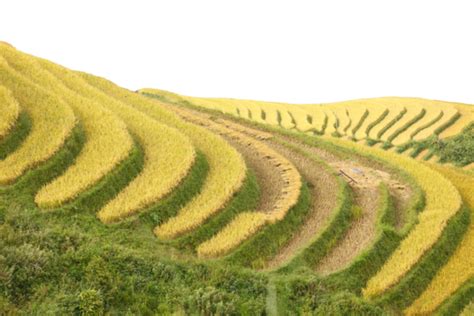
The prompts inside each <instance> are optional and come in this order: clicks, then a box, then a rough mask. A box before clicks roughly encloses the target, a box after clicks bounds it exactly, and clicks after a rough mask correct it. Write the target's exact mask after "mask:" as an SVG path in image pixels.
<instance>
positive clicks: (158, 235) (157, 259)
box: [0, 42, 474, 315]
mask: <svg viewBox="0 0 474 316" xmlns="http://www.w3.org/2000/svg"><path fill="white" fill-rule="evenodd" d="M0 113H1V116H0V279H1V281H2V282H1V283H0V314H7V315H16V314H28V315H29V314H33V315H46V314H73V315H102V314H113V315H115V314H119V315H122V314H133V315H134V314H140V315H142V314H144V315H155V314H160V315H161V314H164V315H167V314H198V315H242V314H243V315H263V314H270V315H286V314H317V315H346V314H349V313H352V314H354V315H392V314H395V315H397V314H406V315H426V314H440V315H456V314H460V313H461V312H462V311H463V310H464V309H465V313H469V310H470V309H472V308H471V307H472V302H473V300H474V263H473V262H472V255H471V252H472V243H473V240H474V239H473V236H474V227H473V224H472V223H473V222H472V221H471V218H472V216H471V215H472V212H473V211H474V201H473V196H474V193H473V192H472V191H473V188H474V175H473V172H474V167H473V163H474V106H472V105H467V104H460V103H453V102H444V101H434V100H425V99H417V98H396V97H389V98H374V99H363V100H354V101H346V102H339V103H330V104H307V105H306V104H305V105H303V104H300V105H296V104H284V103H275V102H263V101H250V100H237V99H223V98H197V97H188V96H182V95H179V94H175V93H172V92H167V91H163V90H158V89H142V90H140V91H137V92H132V91H129V90H127V89H125V88H121V87H119V86H117V85H115V84H114V83H112V82H110V81H108V80H107V79H104V78H100V77H96V76H94V75H91V74H87V73H83V72H78V71H72V70H69V69H67V68H65V67H63V66H60V65H57V64H55V63H53V62H51V61H48V60H45V59H41V58H38V57H35V56H31V55H28V54H25V53H23V52H20V51H18V50H16V49H15V48H13V47H12V46H11V45H8V44H6V43H2V42H0Z"/></svg>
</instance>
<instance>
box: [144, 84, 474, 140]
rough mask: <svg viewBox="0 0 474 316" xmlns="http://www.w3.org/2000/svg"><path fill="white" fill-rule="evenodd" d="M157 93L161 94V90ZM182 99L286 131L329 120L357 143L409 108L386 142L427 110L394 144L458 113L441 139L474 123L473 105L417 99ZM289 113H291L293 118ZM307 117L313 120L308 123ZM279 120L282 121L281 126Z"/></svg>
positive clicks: (331, 130) (424, 135) (422, 133)
mask: <svg viewBox="0 0 474 316" xmlns="http://www.w3.org/2000/svg"><path fill="white" fill-rule="evenodd" d="M142 91H144V92H147V89H143V90H142ZM156 93H157V94H160V91H158V92H156ZM176 96H177V95H176ZM179 97H180V98H182V100H187V101H188V102H191V103H193V104H195V105H197V106H201V107H204V108H208V109H214V110H219V111H222V112H224V113H230V114H233V115H238V114H237V113H240V115H239V116H240V117H242V118H247V119H252V120H253V121H256V122H260V123H266V124H270V125H281V126H282V127H284V128H287V129H293V128H295V124H293V122H292V117H291V116H293V118H294V120H295V122H296V127H297V129H298V130H300V131H303V132H305V131H310V130H313V129H316V130H320V129H321V127H322V125H323V124H324V121H325V118H326V117H327V118H328V122H327V128H326V134H328V135H332V134H333V133H336V132H337V133H338V134H340V135H346V136H350V137H352V136H353V137H355V138H356V139H358V140H359V139H364V138H366V137H367V136H368V137H370V138H372V139H378V134H379V132H380V131H381V130H382V129H384V128H385V126H387V124H389V123H390V122H391V121H392V120H393V119H394V118H396V117H397V116H398V115H399V114H400V112H402V111H404V109H406V113H405V114H404V115H403V116H401V118H400V119H399V120H398V121H397V122H394V124H393V125H392V126H390V127H389V128H388V129H387V130H386V131H385V133H383V135H381V140H387V139H388V138H389V137H390V135H392V134H393V133H394V132H396V131H397V130H398V129H400V128H401V127H403V126H404V125H405V124H406V123H408V122H409V121H411V120H412V119H413V118H415V117H416V116H417V115H418V114H419V113H420V111H421V110H422V109H425V111H426V113H425V115H424V116H423V117H422V118H421V119H420V120H418V121H417V122H414V124H413V125H412V126H410V127H408V128H407V129H406V130H405V131H403V132H402V133H400V134H399V135H397V136H396V137H393V142H394V144H395V145H401V144H403V143H405V142H407V141H409V140H410V139H411V134H412V133H413V132H414V131H416V130H417V129H419V130H418V131H417V134H416V135H415V137H414V139H415V140H423V139H426V138H428V137H429V136H431V135H433V133H434V131H435V130H436V129H437V128H439V127H440V126H443V125H444V124H446V122H448V121H449V120H451V119H452V118H453V116H454V115H456V114H457V113H458V112H459V113H460V114H462V116H461V118H460V119H459V120H458V121H457V122H456V123H455V124H454V125H453V126H451V127H449V128H448V129H447V130H446V131H445V132H443V133H441V135H440V137H441V138H444V137H448V136H452V135H455V134H456V133H459V132H460V131H461V130H462V128H464V127H465V126H467V124H469V123H470V122H472V121H474V110H473V109H472V106H468V105H464V104H459V103H453V102H443V101H436V100H424V99H417V98H397V97H388V98H373V99H360V100H352V101H344V102H336V103H328V104H285V103H276V102H263V101H252V100H236V99H219V98H197V97H188V96H179ZM386 109H389V111H390V112H389V113H388V115H387V116H386V117H385V118H384V119H383V120H382V121H381V122H379V123H378V124H376V125H375V126H373V128H372V129H371V130H370V133H369V135H365V132H366V129H367V126H368V125H369V124H370V123H372V122H373V121H375V120H376V119H377V118H378V117H380V115H382V113H383V112H384V111H385V110H386ZM262 110H263V111H264V112H265V116H266V119H265V120H262V118H261V115H260V112H261V111H262ZM365 110H368V111H369V112H370V113H371V114H370V115H369V116H368V117H367V118H366V119H365V120H364V122H363V123H362V125H361V127H360V128H359V129H358V130H357V131H356V133H355V135H353V134H352V129H353V128H354V127H355V126H357V123H358V122H359V120H360V118H361V117H362V115H363V113H364V112H365ZM441 110H442V111H443V113H444V115H443V117H442V118H441V119H440V120H439V121H437V122H434V123H433V124H432V125H427V123H429V121H430V119H431V120H432V119H433V118H435V117H437V116H438V115H439V113H440V111H441ZM248 112H250V113H251V114H252V117H251V118H249V116H248V114H247V113H248ZM404 112H405V111H404ZM289 113H291V116H290V115H289ZM308 117H310V118H309V120H308ZM278 121H280V122H279V123H278ZM310 121H312V122H310Z"/></svg>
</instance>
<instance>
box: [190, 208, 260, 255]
mask: <svg viewBox="0 0 474 316" xmlns="http://www.w3.org/2000/svg"><path fill="white" fill-rule="evenodd" d="M267 223H268V216H267V215H266V214H264V213H258V212H244V213H240V214H239V215H237V216H236V218H235V219H234V220H232V222H230V223H229V224H228V225H227V226H225V227H224V228H223V229H222V230H221V231H220V232H218V233H217V234H216V235H215V236H214V237H212V238H211V239H209V240H207V241H205V242H203V243H202V244H200V245H199V246H198V247H197V253H198V256H199V257H201V258H210V257H217V256H219V255H222V254H224V253H226V252H228V251H230V250H231V249H234V248H235V247H237V246H238V245H240V244H241V243H242V242H243V241H245V240H247V239H248V238H249V237H251V236H252V235H254V234H255V233H256V232H257V231H258V230H259V229H260V228H261V227H263V226H264V225H266V224H267Z"/></svg>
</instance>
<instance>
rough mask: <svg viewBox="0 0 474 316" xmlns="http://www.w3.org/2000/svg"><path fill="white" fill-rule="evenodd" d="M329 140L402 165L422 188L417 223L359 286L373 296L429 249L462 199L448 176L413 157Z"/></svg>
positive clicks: (406, 270)
mask: <svg viewBox="0 0 474 316" xmlns="http://www.w3.org/2000/svg"><path fill="white" fill-rule="evenodd" d="M332 142H334V143H335V144H337V145H339V146H343V147H346V148H350V149H352V150H356V151H359V152H364V153H368V154H370V155H373V156H376V157H378V158H380V159H382V160H384V161H386V162H387V163H389V164H391V165H395V166H398V167H400V168H402V169H403V170H405V171H406V172H407V173H408V174H410V175H411V176H412V177H413V179H414V180H415V181H416V182H417V183H418V184H419V185H420V187H421V188H422V189H423V190H424V192H425V208H424V210H423V212H421V213H420V214H419V216H418V223H417V224H416V225H415V227H414V228H413V229H412V230H411V231H410V233H409V234H408V235H407V236H406V238H405V239H404V240H402V242H401V243H400V245H399V247H398V248H397V249H396V250H395V251H394V252H393V253H392V255H391V256H390V257H389V259H388V260H387V261H386V262H385V264H384V265H383V266H382V268H381V269H380V270H379V271H378V272H377V273H376V274H375V275H374V276H373V277H372V278H371V279H370V280H369V281H368V283H367V286H366V288H365V289H364V290H363V294H364V296H366V297H373V296H376V295H379V294H381V293H383V292H384V291H385V290H387V289H388V288H390V287H391V286H393V285H395V284H396V283H397V282H398V281H399V280H400V279H401V278H402V277H403V276H404V275H405V274H406V273H407V272H408V271H409V270H410V269H411V268H412V267H413V266H414V265H415V264H416V263H417V261H418V260H419V259H420V258H421V257H422V256H423V255H424V254H425V253H426V251H428V250H429V249H431V247H432V246H433V245H434V244H435V243H436V242H437V240H438V239H439V237H440V236H441V234H442V232H443V230H444V228H445V226H446V224H447V222H448V220H449V219H450V218H451V217H452V216H454V215H455V214H456V213H457V212H458V211H459V210H460V208H461V205H462V200H461V197H460V195H459V192H458V191H457V189H456V188H455V187H454V186H453V184H452V183H451V182H450V181H449V180H447V179H446V178H445V177H443V176H442V175H441V174H440V173H438V172H436V171H434V170H433V169H431V168H429V167H427V166H425V165H423V164H422V163H420V162H418V161H416V160H413V159H410V158H408V157H404V156H402V155H397V154H394V153H392V152H387V151H384V150H381V149H378V148H372V147H362V146H360V145H358V144H356V143H352V142H348V141H344V140H341V139H332Z"/></svg>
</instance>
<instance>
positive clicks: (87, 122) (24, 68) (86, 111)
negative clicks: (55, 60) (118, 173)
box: [1, 48, 133, 208]
mask: <svg viewBox="0 0 474 316" xmlns="http://www.w3.org/2000/svg"><path fill="white" fill-rule="evenodd" d="M1 53H2V55H3V57H4V58H5V59H6V60H7V61H8V63H9V64H10V65H11V66H12V67H13V68H14V69H15V70H16V71H18V72H19V73H21V74H22V75H24V76H25V77H27V78H28V79H30V80H32V81H33V82H35V83H36V84H38V85H39V86H41V87H43V88H44V89H45V90H47V91H49V92H51V93H54V94H56V95H57V96H58V97H61V98H62V99H63V100H64V101H65V102H66V103H67V104H68V105H69V106H70V107H71V108H72V109H73V111H74V113H75V114H76V115H77V117H78V118H80V119H81V123H82V125H83V127H84V131H85V134H86V142H85V144H84V147H83V148H82V150H81V152H80V153H79V155H78V156H77V158H76V159H75V162H74V164H73V165H72V166H71V167H70V168H68V169H67V170H66V172H64V173H63V174H62V175H61V176H59V177H58V178H56V179H55V180H53V181H52V182H51V183H49V184H47V185H46V186H44V187H43V188H42V189H41V190H40V191H39V192H38V193H37V195H36V197H35V202H36V203H37V204H38V205H39V206H40V207H43V208H45V207H57V206H60V205H61V204H63V203H64V202H67V201H69V200H72V199H73V198H74V197H76V196H77V195H78V194H79V193H81V192H82V191H84V190H86V189H88V188H89V187H91V186H92V185H93V184H94V183H96V182H97V181H99V180H100V179H101V178H102V177H103V176H105V175H106V174H107V173H108V172H110V171H111V170H112V169H113V168H114V167H115V166H116V165H117V164H118V163H120V162H121V161H122V160H124V159H125V158H126V157H127V156H128V154H129V152H130V150H131V149H132V146H133V141H132V139H131V137H130V135H129V134H128V132H127V129H126V126H125V124H124V123H123V122H122V121H121V120H119V119H118V118H117V117H116V116H115V115H114V114H112V113H111V112H110V111H107V110H105V109H104V108H102V106H101V105H100V104H98V103H96V102H95V101H94V100H91V99H86V98H83V97H81V96H80V95H78V94H77V93H75V92H73V91H71V90H69V89H68V88H66V87H65V86H64V85H63V84H62V82H61V81H60V80H58V79H57V78H56V77H55V76H54V75H52V74H51V73H49V72H48V71H47V70H45V69H43V68H42V67H41V65H40V63H41V64H43V65H45V66H46V65H47V64H49V62H46V61H39V60H36V59H35V58H34V57H32V56H29V55H27V54H23V53H20V52H18V51H16V50H14V49H13V48H12V49H4V50H2V52H1Z"/></svg>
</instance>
